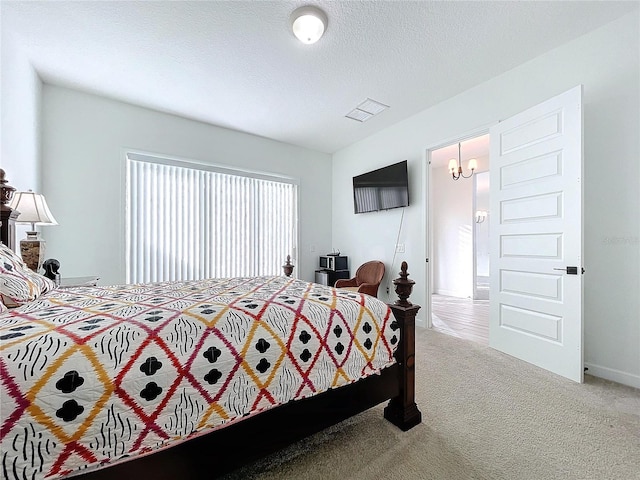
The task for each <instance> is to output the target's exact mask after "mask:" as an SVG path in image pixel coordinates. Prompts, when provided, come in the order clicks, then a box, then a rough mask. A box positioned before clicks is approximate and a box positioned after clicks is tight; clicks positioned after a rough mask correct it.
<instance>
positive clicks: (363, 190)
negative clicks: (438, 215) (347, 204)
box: [353, 160, 409, 213]
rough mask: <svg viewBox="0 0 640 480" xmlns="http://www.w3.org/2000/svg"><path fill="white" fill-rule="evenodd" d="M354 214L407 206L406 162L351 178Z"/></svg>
mask: <svg viewBox="0 0 640 480" xmlns="http://www.w3.org/2000/svg"><path fill="white" fill-rule="evenodd" d="M353 204H354V208H355V213H365V212H377V211H378V210H389V209H391V208H399V207H407V206H409V179H408V177H407V161H406V160H404V161H402V162H398V163H394V164H393V165H389V166H386V167H383V168H379V169H377V170H373V171H371V172H367V173H363V174H362V175H358V176H356V177H353Z"/></svg>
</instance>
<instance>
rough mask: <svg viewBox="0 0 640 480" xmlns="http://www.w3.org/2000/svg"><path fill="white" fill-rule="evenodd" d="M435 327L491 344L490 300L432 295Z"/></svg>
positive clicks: (435, 328) (447, 332) (440, 330)
mask: <svg viewBox="0 0 640 480" xmlns="http://www.w3.org/2000/svg"><path fill="white" fill-rule="evenodd" d="M431 312H432V323H433V329H434V330H436V331H438V332H442V333H446V334H448V335H453V336H455V337H458V338H464V339H466V340H472V341H474V342H478V343H481V344H483V345H489V300H472V299H470V298H458V297H447V296H445V295H436V294H433V295H432V296H431Z"/></svg>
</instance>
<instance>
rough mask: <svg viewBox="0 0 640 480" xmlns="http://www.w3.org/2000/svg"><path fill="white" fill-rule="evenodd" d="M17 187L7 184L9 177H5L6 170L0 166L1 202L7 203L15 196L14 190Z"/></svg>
mask: <svg viewBox="0 0 640 480" xmlns="http://www.w3.org/2000/svg"><path fill="white" fill-rule="evenodd" d="M15 191H16V189H15V188H13V187H12V186H11V185H7V179H6V178H5V173H4V170H3V169H1V168H0V203H1V204H2V205H6V204H7V203H9V202H10V201H11V199H12V198H13V192H15Z"/></svg>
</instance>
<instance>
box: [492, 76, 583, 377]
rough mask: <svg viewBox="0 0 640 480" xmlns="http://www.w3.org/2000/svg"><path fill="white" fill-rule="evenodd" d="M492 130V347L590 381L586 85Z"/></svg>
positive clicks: (516, 116) (562, 373)
mask: <svg viewBox="0 0 640 480" xmlns="http://www.w3.org/2000/svg"><path fill="white" fill-rule="evenodd" d="M490 133H491V135H490V138H491V140H490V141H491V209H490V214H491V216H490V222H491V225H490V228H491V235H490V236H491V240H490V242H491V247H490V248H491V280H490V282H491V299H490V311H491V316H490V318H491V320H490V325H489V343H490V345H491V346H492V347H493V348H495V349H497V350H501V351H503V352H505V353H508V354H509V355H512V356H515V357H518V358H520V359H522V360H525V361H527V362H529V363H532V364H534V365H537V366H539V367H542V368H544V369H547V370H550V371H552V372H554V373H557V374H559V375H562V376H564V377H567V378H570V379H571V380H575V381H577V382H582V381H583V350H582V349H583V321H582V237H583V233H582V164H583V162H582V86H581V85H580V86H578V87H575V88H573V89H572V90H569V91H568V92H565V93H563V94H561V95H559V96H557V97H554V98H552V99H550V100H547V101H546V102H544V103H542V104H540V105H537V106H535V107H533V108H530V109H528V110H526V111H524V112H522V113H520V114H518V115H515V116H514V117H511V118H509V119H508V120H505V121H503V122H500V123H499V124H497V125H495V126H494V127H492V128H491V131H490Z"/></svg>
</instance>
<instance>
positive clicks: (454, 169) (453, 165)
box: [449, 143, 478, 180]
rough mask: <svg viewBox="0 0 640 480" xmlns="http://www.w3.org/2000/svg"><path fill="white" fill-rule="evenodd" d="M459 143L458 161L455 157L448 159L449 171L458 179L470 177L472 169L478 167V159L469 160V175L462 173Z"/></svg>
mask: <svg viewBox="0 0 640 480" xmlns="http://www.w3.org/2000/svg"><path fill="white" fill-rule="evenodd" d="M460 148H461V147H460V143H458V161H456V159H455V158H452V159H451V160H449V173H450V174H451V176H452V177H453V179H454V180H458V179H459V178H470V177H471V176H472V175H473V171H474V170H475V169H476V168H478V161H477V160H476V159H475V158H472V159H471V160H469V170H471V173H470V174H469V175H463V174H462V156H461V155H460Z"/></svg>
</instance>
